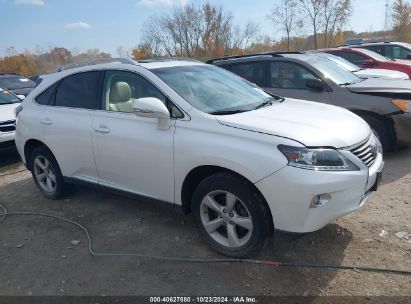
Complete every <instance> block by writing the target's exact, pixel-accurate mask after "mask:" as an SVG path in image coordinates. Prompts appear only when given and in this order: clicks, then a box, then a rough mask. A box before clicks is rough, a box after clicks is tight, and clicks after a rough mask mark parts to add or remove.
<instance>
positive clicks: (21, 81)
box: [0, 73, 36, 96]
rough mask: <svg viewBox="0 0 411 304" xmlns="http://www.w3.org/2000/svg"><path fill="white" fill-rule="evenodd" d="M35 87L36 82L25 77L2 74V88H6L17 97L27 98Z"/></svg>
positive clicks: (0, 79)
mask: <svg viewBox="0 0 411 304" xmlns="http://www.w3.org/2000/svg"><path fill="white" fill-rule="evenodd" d="M35 86H36V83H35V82H33V81H32V80H30V79H28V78H26V77H24V76H21V75H18V74H1V73H0V87H2V88H5V89H7V90H9V91H11V92H13V93H14V94H16V95H24V96H27V95H28V94H29V93H30V92H31V90H33V89H34V88H35Z"/></svg>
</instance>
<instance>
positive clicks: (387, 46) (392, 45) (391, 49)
mask: <svg viewBox="0 0 411 304" xmlns="http://www.w3.org/2000/svg"><path fill="white" fill-rule="evenodd" d="M350 47H353V48H364V49H367V50H370V51H373V52H376V53H378V54H380V55H383V56H385V57H388V58H391V59H405V60H411V44H409V43H405V42H371V43H362V44H358V45H350Z"/></svg>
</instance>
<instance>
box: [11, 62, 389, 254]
mask: <svg viewBox="0 0 411 304" xmlns="http://www.w3.org/2000/svg"><path fill="white" fill-rule="evenodd" d="M16 143H17V148H18V151H19V153H20V155H21V157H22V160H23V162H24V163H25V164H26V166H27V168H28V169H29V170H30V171H31V172H32V175H33V178H34V181H35V183H36V184H37V186H38V188H39V189H40V191H41V192H42V193H43V194H44V195H45V196H46V197H48V198H51V199H57V198H60V197H61V196H62V195H63V194H64V190H65V188H66V186H67V183H77V182H80V183H90V184H93V185H98V186H99V187H103V188H109V189H115V190H117V191H118V190H120V191H125V192H128V193H132V194H135V195H137V196H139V197H144V198H149V199H150V200H151V201H156V202H166V203H169V206H174V208H181V209H182V210H184V211H185V212H191V213H192V215H193V217H194V221H195V223H196V224H197V227H198V229H199V231H200V233H201V235H202V236H203V237H204V238H205V239H206V240H207V241H208V243H209V244H210V246H211V247H212V248H213V249H215V250H216V251H218V252H220V253H222V254H225V255H228V256H234V257H243V256H248V255H250V254H252V253H253V252H255V251H257V250H258V248H260V247H261V245H262V244H263V241H264V239H265V237H266V236H267V235H269V234H271V233H272V232H273V229H274V228H276V229H280V230H285V231H291V232H310V231H315V230H317V229H320V228H321V227H323V226H324V225H327V224H328V223H329V222H331V221H333V220H335V219H337V218H339V217H341V216H343V215H345V214H348V213H350V212H353V211H355V210H357V209H358V208H360V207H361V206H362V205H363V204H364V202H365V201H366V200H367V199H368V197H369V195H370V193H371V192H372V191H375V190H376V189H377V186H378V181H379V179H380V175H381V173H380V172H381V169H382V166H383V158H382V153H381V147H380V144H379V141H378V139H377V138H376V137H375V136H374V135H373V133H372V132H371V129H370V128H369V126H368V125H367V124H366V123H365V122H364V121H363V120H362V119H361V118H359V117H358V116H357V115H354V114H353V113H351V112H349V111H347V110H345V109H342V108H338V107H334V106H330V105H324V104H316V103H312V102H308V101H299V100H294V99H290V98H280V97H275V96H271V95H269V94H267V93H265V92H264V91H262V90H261V89H259V88H257V87H255V86H254V85H251V84H250V83H249V82H248V81H245V80H243V79H241V78H240V77H238V76H236V75H234V74H232V73H230V72H227V71H225V70H223V69H220V68H217V67H214V66H211V65H206V64H203V63H199V62H197V61H187V60H167V59H159V60H145V61H140V62H135V63H134V64H129V63H128V64H127V63H124V64H123V63H111V64H94V65H90V66H82V67H77V68H73V69H67V68H66V69H65V70H63V71H61V72H57V73H53V74H50V75H48V76H45V77H44V78H43V81H42V82H41V83H40V84H39V85H38V86H37V87H36V88H35V89H34V90H33V91H32V92H31V93H30V94H29V96H28V97H27V98H26V99H25V100H24V101H23V104H22V108H21V109H19V111H18V114H17V134H16ZM296 189H298V191H296Z"/></svg>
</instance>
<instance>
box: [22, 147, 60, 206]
mask: <svg viewBox="0 0 411 304" xmlns="http://www.w3.org/2000/svg"><path fill="white" fill-rule="evenodd" d="M30 164H31V169H32V170H31V173H32V175H33V179H34V181H35V183H36V185H37V187H38V188H39V189H40V191H41V192H42V193H43V195H44V196H45V197H47V198H49V199H58V198H60V197H61V196H63V194H64V191H65V188H66V187H65V186H66V184H65V183H64V180H63V176H62V174H61V171H60V167H59V165H58V164H57V161H56V159H55V158H54V156H53V154H52V153H51V152H50V151H49V150H48V149H47V148H46V147H38V148H36V149H34V151H33V152H32V153H31V156H30Z"/></svg>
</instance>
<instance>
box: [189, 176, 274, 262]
mask: <svg viewBox="0 0 411 304" xmlns="http://www.w3.org/2000/svg"><path fill="white" fill-rule="evenodd" d="M192 204H193V208H192V210H193V216H194V220H195V223H196V225H197V228H198V229H199V231H200V233H201V234H202V236H203V237H204V238H205V239H206V240H207V242H208V243H209V245H210V246H211V247H212V248H213V249H214V250H215V251H217V252H219V253H221V254H223V255H227V256H231V257H236V258H239V257H245V256H249V255H251V254H253V253H255V252H257V251H258V249H260V248H261V247H262V245H263V244H264V242H265V238H266V235H267V233H266V232H268V229H267V228H269V226H270V225H269V224H268V223H269V220H271V219H268V215H267V212H266V210H265V208H264V205H263V204H264V202H263V201H262V199H261V195H260V194H259V193H257V192H256V191H255V190H254V189H253V188H252V187H251V186H250V185H249V183H248V182H247V181H245V180H243V179H241V178H239V177H236V176H233V175H229V174H224V173H219V174H215V175H212V176H210V177H208V178H206V179H205V180H204V181H202V182H201V183H200V184H199V185H198V187H197V189H196V190H195V192H194V195H193V200H192Z"/></svg>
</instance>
